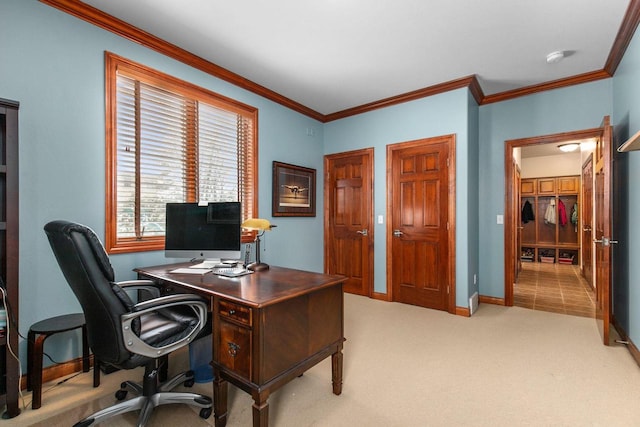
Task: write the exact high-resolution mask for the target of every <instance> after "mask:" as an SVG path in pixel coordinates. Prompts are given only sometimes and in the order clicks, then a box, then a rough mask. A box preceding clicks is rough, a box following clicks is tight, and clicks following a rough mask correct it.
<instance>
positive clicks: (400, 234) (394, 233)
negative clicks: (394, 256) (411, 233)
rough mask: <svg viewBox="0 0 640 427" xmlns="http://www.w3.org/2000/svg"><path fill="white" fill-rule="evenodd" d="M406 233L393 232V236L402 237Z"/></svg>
mask: <svg viewBox="0 0 640 427" xmlns="http://www.w3.org/2000/svg"><path fill="white" fill-rule="evenodd" d="M403 234H404V233H403V232H402V231H400V230H393V235H394V236H396V237H400V236H402V235H403Z"/></svg>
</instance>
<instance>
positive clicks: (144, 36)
mask: <svg viewBox="0 0 640 427" xmlns="http://www.w3.org/2000/svg"><path fill="white" fill-rule="evenodd" d="M40 2H41V3H44V4H47V5H49V6H52V7H54V8H56V9H59V10H61V11H63V12H65V13H68V14H69V15H72V16H75V17H76V18H80V19H82V20H84V21H87V22H89V23H91V24H93V25H95V26H97V27H100V28H103V29H105V30H107V31H110V32H112V33H114V34H117V35H119V36H120V37H124V38H125V39H127V40H130V41H132V42H134V43H138V44H140V45H142V46H145V47H147V48H149V49H151V50H154V51H156V52H158V53H161V54H163V55H166V56H168V57H170V58H173V59H176V60H178V61H180V62H183V63H185V64H187V65H189V66H192V67H194V68H196V69H198V70H201V71H203V72H205V73H207V74H210V75H212V76H214V77H217V78H219V79H221V80H224V81H227V82H229V83H232V84H234V85H236V86H238V87H241V88H243V89H246V90H248V91H250V92H253V93H255V94H257V95H260V96H262V97H264V98H267V99H270V100H271V101H274V102H276V103H278V104H281V105H283V106H285V107H287V108H290V109H292V110H294V111H297V112H299V113H302V114H304V115H306V116H309V117H311V118H313V119H316V120H319V121H322V120H323V118H324V116H323V115H322V114H321V113H318V112H317V111H314V110H312V109H311V108H308V107H306V106H304V105H302V104H300V103H298V102H295V101H293V100H291V99H289V98H286V97H284V96H282V95H280V94H279V93H277V92H274V91H272V90H271V89H267V88H266V87H264V86H261V85H259V84H257V83H254V82H252V81H251V80H248V79H246V78H244V77H242V76H240V75H238V74H236V73H234V72H232V71H229V70H227V69H226V68H223V67H220V66H219V65H216V64H214V63H212V62H209V61H207V60H205V59H203V58H201V57H199V56H197V55H194V54H193V53H191V52H188V51H186V50H184V49H182V48H180V47H178V46H176V45H174V44H171V43H169V42H167V41H165V40H162V39H160V38H158V37H156V36H154V35H152V34H149V33H147V32H146V31H143V30H141V29H139V28H137V27H134V26H132V25H130V24H128V23H126V22H124V21H122V20H120V19H118V18H116V17H114V16H112V15H109V14H107V13H104V12H102V11H101V10H99V9H96V8H94V7H93V6H90V5H88V4H86V3H83V2H81V1H79V0H40Z"/></svg>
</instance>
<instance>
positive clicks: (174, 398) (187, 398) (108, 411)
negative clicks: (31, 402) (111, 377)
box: [74, 365, 212, 427]
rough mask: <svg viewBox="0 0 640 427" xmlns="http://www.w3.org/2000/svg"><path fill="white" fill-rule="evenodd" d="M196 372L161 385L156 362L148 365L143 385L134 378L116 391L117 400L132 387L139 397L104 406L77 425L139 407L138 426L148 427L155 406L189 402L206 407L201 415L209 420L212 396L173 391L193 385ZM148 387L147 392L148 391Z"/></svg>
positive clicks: (83, 426) (91, 423)
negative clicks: (146, 426) (176, 388)
mask: <svg viewBox="0 0 640 427" xmlns="http://www.w3.org/2000/svg"><path fill="white" fill-rule="evenodd" d="M150 366H151V368H150ZM193 375H194V374H193V371H187V372H183V373H180V374H178V375H176V376H174V377H173V378H171V379H169V380H168V381H166V382H164V383H162V384H158V370H157V369H156V368H155V365H147V367H146V368H145V375H144V384H143V385H140V384H137V383H134V382H132V381H125V382H123V383H122V384H121V385H120V390H118V391H117V392H116V399H118V400H123V399H124V398H125V397H126V395H127V391H128V390H131V391H133V392H134V393H135V394H137V395H138V396H137V397H134V398H133V399H129V400H126V401H123V402H120V403H117V404H115V405H113V406H110V407H108V408H105V409H102V410H101V411H98V412H96V413H94V414H92V415H90V416H88V417H86V418H85V419H83V420H82V421H79V422H77V423H76V424H74V427H86V426H90V425H93V424H97V423H100V422H103V421H104V420H106V419H108V418H111V417H113V416H116V415H120V414H124V413H126V412H131V411H138V410H139V411H140V414H139V416H138V424H137V425H138V427H144V426H145V425H146V424H147V422H148V421H149V418H150V417H151V414H152V413H153V408H155V407H156V406H160V405H166V404H172V403H185V404H187V405H192V406H197V407H199V408H202V409H201V410H200V417H201V418H204V419H207V418H209V417H210V416H211V412H212V409H211V406H212V400H211V398H210V397H209V396H205V395H203V394H198V393H186V392H171V391H170V390H172V389H173V388H175V387H176V386H178V385H179V384H181V383H184V384H185V385H187V386H191V385H193V382H194V381H193ZM145 390H147V392H145Z"/></svg>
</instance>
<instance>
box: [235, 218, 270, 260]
mask: <svg viewBox="0 0 640 427" xmlns="http://www.w3.org/2000/svg"><path fill="white" fill-rule="evenodd" d="M273 227H275V225H271V223H269V220H267V219H261V218H250V219H248V220H246V221H245V222H243V223H242V228H244V229H246V230H255V231H257V232H258V233H256V262H254V263H253V264H249V265H248V266H247V268H248V269H249V270H251V271H263V270H268V269H269V264H266V263H264V262H260V237H262V235H263V234H264V232H265V231H267V230H271V229H272V228H273Z"/></svg>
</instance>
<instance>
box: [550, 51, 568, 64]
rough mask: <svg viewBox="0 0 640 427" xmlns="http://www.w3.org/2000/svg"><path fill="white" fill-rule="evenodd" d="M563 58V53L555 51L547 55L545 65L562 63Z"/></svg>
mask: <svg viewBox="0 0 640 427" xmlns="http://www.w3.org/2000/svg"><path fill="white" fill-rule="evenodd" d="M562 58H564V51H562V50H557V51H555V52H551V53H550V54H548V55H547V64H555V63H556V62H560V61H562Z"/></svg>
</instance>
